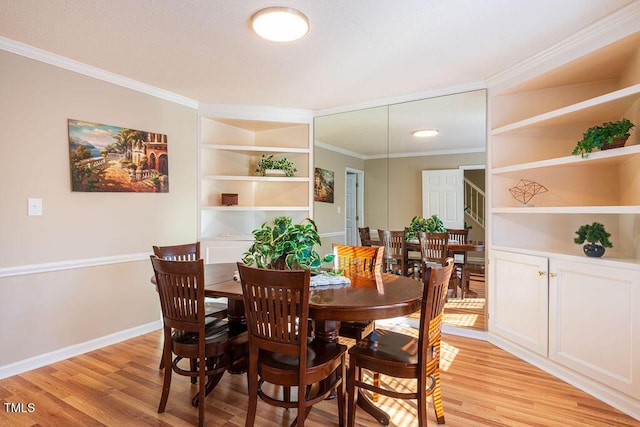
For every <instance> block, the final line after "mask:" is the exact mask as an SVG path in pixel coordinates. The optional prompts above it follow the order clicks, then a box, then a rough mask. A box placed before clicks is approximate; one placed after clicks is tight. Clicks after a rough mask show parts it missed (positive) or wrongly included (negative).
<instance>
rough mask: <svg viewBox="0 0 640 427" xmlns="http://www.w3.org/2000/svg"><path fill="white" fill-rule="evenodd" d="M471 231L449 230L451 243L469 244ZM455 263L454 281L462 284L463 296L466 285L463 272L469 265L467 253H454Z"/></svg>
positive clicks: (466, 229)
mask: <svg viewBox="0 0 640 427" xmlns="http://www.w3.org/2000/svg"><path fill="white" fill-rule="evenodd" d="M469 231H470V229H468V228H464V229H456V228H447V233H449V242H450V243H458V244H466V243H469ZM453 261H454V263H455V265H454V268H453V274H452V276H455V277H454V279H456V281H459V282H460V290H461V295H463V292H462V287H463V286H464V283H463V277H462V276H463V273H462V270H463V269H464V266H465V265H467V251H461V252H453Z"/></svg>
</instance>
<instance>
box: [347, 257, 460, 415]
mask: <svg viewBox="0 0 640 427" xmlns="http://www.w3.org/2000/svg"><path fill="white" fill-rule="evenodd" d="M452 271H453V258H449V259H447V261H446V262H445V265H444V266H441V267H428V268H427V269H426V270H425V271H424V274H423V281H424V290H423V297H422V306H421V311H420V327H419V329H418V337H417V338H416V337H414V336H411V335H406V334H403V333H399V332H393V331H389V330H384V329H378V328H376V330H375V331H373V332H372V333H371V334H369V335H367V336H366V337H365V338H363V339H362V340H360V341H358V342H357V343H356V344H355V345H354V346H353V347H351V348H350V349H349V374H348V375H349V377H348V380H347V384H348V385H349V391H348V396H349V401H348V405H347V411H348V412H347V413H348V416H347V425H348V426H350V427H353V426H354V425H355V413H356V401H357V398H358V395H357V394H356V388H358V389H360V390H362V389H364V390H369V391H371V392H374V393H380V394H383V395H385V396H389V397H392V398H395V399H417V401H418V402H417V404H418V405H417V406H418V425H419V426H420V427H426V426H427V397H428V396H432V397H433V407H434V410H435V413H436V419H437V420H438V424H444V421H445V420H444V408H443V406H442V391H441V386H440V352H441V350H440V340H441V327H442V316H443V311H444V304H445V298H446V294H447V288H448V283H449V278H450V276H451V272H452ZM363 369H367V370H369V371H371V372H374V373H379V374H382V375H387V376H391V377H396V378H413V379H415V380H416V382H417V385H416V391H415V392H404V391H398V390H397V389H392V388H390V387H387V386H384V382H382V384H381V385H375V384H372V383H370V382H368V381H366V379H365V378H364V377H363V376H362V370H363Z"/></svg>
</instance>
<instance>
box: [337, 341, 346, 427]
mask: <svg viewBox="0 0 640 427" xmlns="http://www.w3.org/2000/svg"><path fill="white" fill-rule="evenodd" d="M340 378H342V381H340V384H339V385H338V392H337V395H338V424H339V425H340V427H344V425H345V419H344V418H345V417H344V412H345V398H346V393H347V364H346V357H345V355H344V354H343V355H342V363H341V364H340Z"/></svg>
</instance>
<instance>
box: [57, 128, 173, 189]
mask: <svg viewBox="0 0 640 427" xmlns="http://www.w3.org/2000/svg"><path fill="white" fill-rule="evenodd" d="M69 159H70V163H71V190H72V191H95V192H139V193H168V192H169V158H168V152H167V136H166V135H163V134H160V133H153V132H144V131H140V130H134V129H127V128H121V127H117V126H111V125H103V124H99V123H91V122H85V121H82V120H72V119H69Z"/></svg>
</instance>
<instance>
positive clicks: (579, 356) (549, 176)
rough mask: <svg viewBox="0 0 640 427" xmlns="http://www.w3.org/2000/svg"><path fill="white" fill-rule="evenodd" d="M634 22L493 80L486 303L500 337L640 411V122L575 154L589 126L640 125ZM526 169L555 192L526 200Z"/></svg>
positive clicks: (639, 57)
mask: <svg viewBox="0 0 640 427" xmlns="http://www.w3.org/2000/svg"><path fill="white" fill-rule="evenodd" d="M633 26H634V29H633V31H629V32H627V33H626V35H624V36H622V35H621V36H620V37H619V38H618V37H610V38H611V40H609V39H607V40H606V41H604V42H599V44H598V43H596V41H595V40H591V43H593V44H596V45H597V46H599V47H598V48H595V49H592V50H591V51H590V52H586V53H584V54H581V55H576V56H573V57H572V56H571V55H568V57H569V60H568V61H564V62H562V61H557V60H556V61H555V62H554V61H551V60H549V61H550V62H553V63H554V64H555V65H553V66H538V70H539V72H533V71H526V72H525V71H522V73H521V74H520V76H519V77H515V78H511V79H510V80H508V81H507V80H506V79H505V80H503V81H498V82H496V83H495V84H493V85H490V86H489V91H488V93H489V143H488V147H487V153H488V157H487V173H488V177H487V180H488V188H489V191H488V197H489V204H488V210H489V215H488V218H489V224H488V229H487V231H488V237H487V241H488V251H489V279H488V303H487V304H488V315H489V319H488V336H489V339H490V340H492V341H493V342H495V343H497V344H498V345H501V346H502V347H503V348H507V349H509V350H510V351H512V352H514V353H516V354H518V355H520V356H521V357H523V358H525V359H527V360H530V361H532V362H534V363H536V364H537V365H538V366H540V367H542V368H543V369H546V370H547V371H549V372H552V373H554V374H557V375H559V376H561V377H562V378H563V379H565V380H567V381H569V382H571V383H573V384H575V385H577V386H579V387H581V388H582V389H584V390H585V391H588V392H590V393H592V394H594V395H596V396H598V397H600V398H603V399H605V400H606V401H608V402H610V403H612V404H613V405H614V406H616V407H618V408H619V409H622V410H623V411H625V412H627V413H629V414H631V415H632V416H635V417H636V418H639V419H640V131H639V130H638V129H637V128H636V129H633V131H632V133H631V137H630V138H629V140H628V141H627V144H626V146H625V147H624V148H619V149H612V150H606V151H601V152H599V151H596V152H593V153H591V154H589V155H588V157H587V158H582V157H580V156H574V155H572V154H571V152H572V150H573V147H574V146H575V144H576V142H577V141H578V140H580V139H581V137H582V133H583V132H584V131H586V130H587V128H589V127H591V126H594V125H599V124H602V123H603V122H608V121H615V120H619V119H621V118H623V117H626V118H628V119H630V120H631V121H632V122H633V123H635V124H636V125H637V126H638V127H640V33H638V25H637V24H633ZM616 31H617V30H616ZM603 34H604V33H603ZM620 34H623V32H622V31H621V32H620ZM600 36H602V34H600ZM603 38H605V39H606V38H607V37H604V36H603ZM576 46H577V47H576V49H578V50H580V51H584V50H585V48H584V46H580V45H579V43H577V44H576ZM565 54H566V52H565ZM520 180H530V181H535V182H537V183H539V184H541V185H543V186H544V187H546V188H547V189H548V192H544V193H540V194H538V195H536V196H535V197H533V199H532V200H531V201H530V202H529V203H528V205H527V206H523V205H522V204H521V203H520V202H519V201H517V200H516V199H515V198H514V197H513V196H512V194H511V193H510V191H509V189H511V188H513V187H515V186H517V185H518V183H519V181H520ZM592 222H601V223H603V224H604V225H605V227H606V229H607V231H609V232H610V233H611V238H610V240H611V241H612V242H613V245H614V247H613V248H608V249H606V253H605V255H604V257H603V258H599V259H594V258H588V257H586V256H585V255H584V254H583V251H582V245H578V244H575V243H574V241H573V239H574V237H575V236H576V235H575V231H576V230H577V229H578V227H579V226H580V225H582V224H590V223H592Z"/></svg>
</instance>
